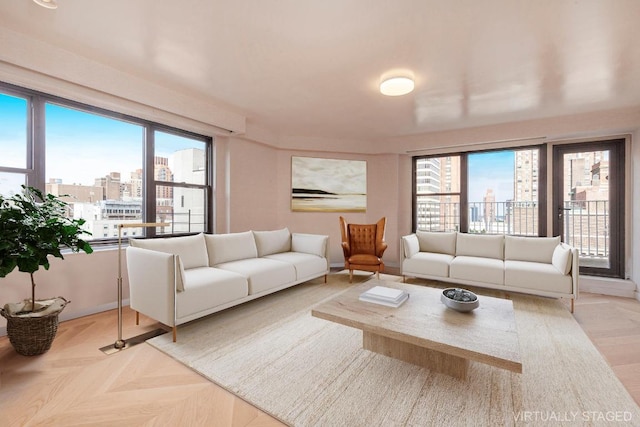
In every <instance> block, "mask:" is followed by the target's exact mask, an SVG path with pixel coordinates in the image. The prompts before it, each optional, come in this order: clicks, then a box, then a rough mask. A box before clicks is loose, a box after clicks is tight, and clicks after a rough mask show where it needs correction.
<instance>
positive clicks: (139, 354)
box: [0, 294, 640, 427]
mask: <svg viewBox="0 0 640 427" xmlns="http://www.w3.org/2000/svg"><path fill="white" fill-rule="evenodd" d="M123 314H124V322H123V325H124V326H123V329H124V331H123V336H124V337H125V338H128V337H132V336H134V335H139V334H141V333H144V332H146V331H150V330H153V329H156V328H157V327H158V324H156V323H153V322H152V321H150V320H148V319H146V320H145V319H144V318H143V319H141V323H142V325H141V326H137V327H136V326H135V325H134V323H135V322H134V315H133V312H132V311H131V310H129V309H128V308H125V309H124V310H123ZM575 317H576V319H577V320H578V323H580V325H581V326H582V327H583V329H584V330H585V332H586V333H587V335H588V336H589V337H590V338H591V340H592V341H593V342H594V344H595V345H596V346H597V347H598V349H599V350H600V352H601V353H602V354H603V355H604V357H605V358H606V360H607V361H608V362H609V364H610V365H611V366H612V369H613V370H614V372H615V373H616V375H617V376H618V378H619V379H620V380H621V382H622V383H623V384H624V386H625V387H626V388H627V390H629V392H630V394H631V395H632V396H633V397H634V399H635V400H636V402H638V403H640V302H638V301H636V300H632V299H627V298H617V297H609V296H601V295H593V294H582V295H581V297H580V299H578V301H577V303H576V310H575ZM116 325H117V312H116V311H115V310H112V311H108V312H104V313H99V314H95V315H92V316H87V317H83V318H80V319H75V320H71V321H67V322H63V323H61V324H60V328H59V330H58V336H57V337H56V339H55V341H54V343H53V346H52V348H51V350H50V351H49V352H47V353H46V354H44V355H42V356H35V357H25V356H20V355H18V354H17V353H15V351H14V350H13V348H12V347H11V344H10V343H9V340H8V339H7V338H6V337H3V338H0V425H1V426H74V425H91V426H113V425H120V426H178V425H179V426H234V427H241V426H250V427H271V426H281V425H282V424H281V423H280V422H278V421H277V420H275V419H273V418H271V417H270V416H268V415H267V414H265V413H263V412H261V411H260V410H258V409H256V408H254V407H252V406H251V405H249V404H248V403H246V402H245V401H243V400H241V399H239V398H237V397H235V396H234V395H233V394H231V393H228V392H227V391H225V390H223V389H222V388H220V387H218V386H216V385H215V384H213V383H211V382H209V381H208V380H206V379H205V378H203V377H201V376H200V375H198V374H196V373H195V372H193V371H191V370H190V369H189V368H187V367H185V366H183V365H182V364H180V363H179V362H177V361H175V360H173V359H171V358H170V357H168V356H166V355H165V354H164V353H161V352H159V351H158V350H156V349H154V348H152V347H151V346H149V345H146V344H139V345H137V346H134V347H131V348H129V349H127V350H124V351H121V352H119V353H116V354H112V355H105V354H104V353H102V352H101V351H100V350H99V348H101V347H103V346H105V345H108V344H111V343H113V342H114V341H115V339H116V336H117V329H116Z"/></svg>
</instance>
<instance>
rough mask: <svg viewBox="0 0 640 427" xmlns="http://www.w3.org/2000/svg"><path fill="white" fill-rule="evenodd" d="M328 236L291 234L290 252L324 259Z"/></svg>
mask: <svg viewBox="0 0 640 427" xmlns="http://www.w3.org/2000/svg"><path fill="white" fill-rule="evenodd" d="M328 242H329V236H326V235H321V234H305V233H292V234H291V251H292V252H303V253H306V254H311V255H317V256H319V257H323V258H325V257H326V252H327V244H328Z"/></svg>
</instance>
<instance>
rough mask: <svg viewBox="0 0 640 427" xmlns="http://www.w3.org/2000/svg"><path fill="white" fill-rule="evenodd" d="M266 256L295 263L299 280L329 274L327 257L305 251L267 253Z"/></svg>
mask: <svg viewBox="0 0 640 427" xmlns="http://www.w3.org/2000/svg"><path fill="white" fill-rule="evenodd" d="M265 258H268V259H273V260H276V261H282V262H287V263H290V264H293V266H294V267H295V269H296V280H297V281H303V280H305V279H306V278H311V277H318V276H321V275H323V274H327V272H328V269H329V265H328V264H327V259H326V258H324V257H319V256H317V255H311V254H307V253H304V252H281V253H279V254H271V255H267V256H266V257H265Z"/></svg>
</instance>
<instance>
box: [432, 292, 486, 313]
mask: <svg viewBox="0 0 640 427" xmlns="http://www.w3.org/2000/svg"><path fill="white" fill-rule="evenodd" d="M440 301H442V302H443V303H444V305H446V306H447V307H449V308H451V309H453V310H456V311H461V312H466V311H471V310H473V309H475V308H478V306H479V305H480V301H479V300H478V296H477V295H476V294H474V293H473V292H471V291H468V290H466V289H461V288H447V289H445V290H443V291H442V295H440Z"/></svg>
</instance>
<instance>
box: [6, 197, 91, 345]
mask: <svg viewBox="0 0 640 427" xmlns="http://www.w3.org/2000/svg"><path fill="white" fill-rule="evenodd" d="M22 190H23V191H22V193H19V194H15V195H14V196H11V197H7V198H5V197H3V196H2V195H0V277H5V276H7V275H8V274H9V273H11V272H12V271H13V270H14V269H15V268H16V267H17V268H18V270H19V271H22V272H25V273H29V275H30V277H31V298H30V299H25V300H24V301H22V302H20V303H15V304H6V305H5V306H4V308H2V309H0V314H1V315H2V316H3V317H4V318H6V319H7V335H8V336H9V341H11V344H12V345H13V347H14V348H15V349H16V351H17V352H18V353H20V354H24V355H26V356H32V355H36V354H42V353H44V352H46V351H47V350H49V348H50V347H51V342H52V341H53V338H54V337H55V335H56V332H57V330H58V314H60V312H61V311H62V310H63V309H64V307H65V306H66V305H67V303H68V301H67V300H66V299H64V298H62V297H57V298H51V299H48V300H41V301H38V300H36V297H35V289H36V282H35V280H34V273H35V272H36V271H38V270H39V269H40V267H41V266H42V267H44V269H45V270H48V269H49V255H52V256H54V257H57V258H62V259H64V257H63V255H62V251H63V250H65V249H70V250H71V251H73V252H79V251H81V250H82V251H84V252H85V253H87V254H89V253H91V252H93V249H92V248H91V246H90V245H89V243H87V242H86V241H85V240H83V239H82V238H81V237H82V235H83V234H90V233H88V232H87V231H85V230H83V229H82V225H83V224H84V223H85V220H84V219H72V218H68V217H66V216H65V212H66V208H67V206H68V204H67V203H66V202H64V201H63V200H61V199H59V198H58V197H56V196H54V195H51V194H47V195H46V196H45V195H43V194H42V192H41V191H40V190H38V189H36V188H33V187H26V186H24V185H23V186H22Z"/></svg>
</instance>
